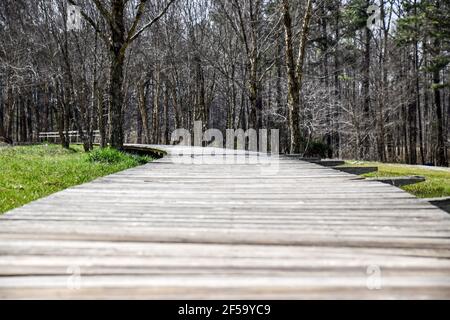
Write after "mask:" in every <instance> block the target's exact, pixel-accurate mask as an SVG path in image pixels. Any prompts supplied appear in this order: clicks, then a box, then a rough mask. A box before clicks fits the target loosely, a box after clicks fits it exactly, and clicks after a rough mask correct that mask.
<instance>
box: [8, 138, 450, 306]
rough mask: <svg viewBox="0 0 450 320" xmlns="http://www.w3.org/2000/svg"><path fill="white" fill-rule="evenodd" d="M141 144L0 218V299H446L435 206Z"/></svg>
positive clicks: (443, 220)
mask: <svg viewBox="0 0 450 320" xmlns="http://www.w3.org/2000/svg"><path fill="white" fill-rule="evenodd" d="M141 147H142V146H140V148H141ZM151 147H152V148H161V149H163V150H164V151H166V152H167V153H168V154H167V156H166V157H164V158H163V159H160V160H157V161H155V162H153V163H150V164H147V165H144V166H141V167H138V168H134V169H130V170H127V171H124V172H120V173H117V174H114V175H111V176H108V177H104V178H100V179H97V180H95V181H93V182H91V183H88V184H84V185H81V186H77V187H74V188H70V189H68V190H65V191H62V192H59V193H56V194H54V195H51V196H49V197H47V198H45V199H41V200H38V201H36V202H33V203H30V204H29V205H26V206H24V207H22V208H19V209H16V210H14V211H11V212H9V213H7V214H5V215H4V216H3V217H1V218H0V298H53V299H57V298H87V299H96V298H103V299H109V298H133V299H141V298H162V299H165V298H183V299H189V298H192V299H210V298H225V299H229V298H232V299H238V298H261V299H282V298H292V299H297V298H298V299H302V298H314V299H316V298H317V299H329V298H331V299H333V298H336V299H348V298H356V299H372V298H377V299H378V298H380V299H383V298H419V299H428V298H450V217H449V216H448V214H447V213H445V212H444V211H442V210H440V209H438V208H437V207H435V206H433V205H431V204H429V203H426V202H423V201H420V200H418V199H416V198H415V197H413V196H412V195H410V194H407V193H405V192H403V191H402V190H400V189H398V188H395V187H393V186H390V185H387V184H383V183H380V182H376V181H368V180H362V179H360V178H358V177H357V176H355V175H352V174H349V173H345V172H341V171H337V170H333V169H331V168H327V167H324V166H320V165H318V164H314V163H310V162H304V161H300V160H297V159H295V158H292V157H279V158H277V157H271V156H268V155H263V154H258V153H255V152H245V151H234V150H224V149H213V148H187V147H169V146H151ZM374 270H375V271H377V272H378V271H379V273H377V272H376V273H375V274H374V273H373V271H374ZM78 272H79V273H80V274H79V277H78ZM378 275H379V276H380V277H379V278H376V279H379V280H380V286H381V287H380V289H377V290H370V289H369V287H371V286H370V283H371V281H372V280H373V279H374V277H375V276H378ZM74 279H75V280H76V281H78V282H77V283H78V285H79V286H76V288H73V287H72V286H71V285H72V284H73V281H74ZM368 285H369V286H368Z"/></svg>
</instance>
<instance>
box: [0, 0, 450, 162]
mask: <svg viewBox="0 0 450 320" xmlns="http://www.w3.org/2000/svg"><path fill="white" fill-rule="evenodd" d="M70 3H72V4H76V5H78V6H79V7H80V8H81V9H82V12H83V15H84V18H83V27H82V29H81V30H79V31H76V30H68V29H67V24H66V21H67V5H68V4H70ZM373 4H375V5H377V6H378V7H379V14H380V19H379V24H378V25H377V26H375V27H372V28H371V29H369V28H367V21H368V19H369V14H368V13H367V9H368V7H369V6H370V5H373ZM449 63H450V2H449V1H448V0H380V1H378V0H377V1H372V0H316V1H311V0H296V1H289V0H194V1H189V0H175V1H173V0H164V1H155V0H153V1H150V0H92V1H89V0H73V1H72V0H71V1H65V0H2V1H1V2H0V139H1V140H2V141H4V142H8V143H19V144H20V143H35V142H39V132H49V131H55V132H59V136H60V142H61V144H63V145H64V146H66V147H68V146H69V139H68V132H69V131H71V130H76V131H77V132H79V134H80V136H81V139H82V141H83V144H84V147H85V149H86V150H90V149H91V148H92V144H93V142H94V141H93V131H94V130H99V131H100V135H101V139H100V141H99V142H100V143H101V145H102V146H106V145H107V144H108V143H109V144H111V145H112V146H113V147H116V148H120V147H121V146H122V145H123V143H126V142H131V143H153V144H158V143H161V144H168V143H170V134H171V132H172V131H173V130H174V129H176V128H186V129H192V128H193V124H194V121H198V120H201V121H203V124H204V129H205V130H206V129H207V128H218V129H220V130H223V131H225V129H227V128H233V129H238V128H243V129H248V128H254V129H261V128H268V129H280V136H281V151H282V152H285V153H302V154H305V155H321V156H327V157H336V158H351V159H364V160H380V161H388V162H405V163H410V164H416V163H424V164H435V165H440V166H448V164H449V148H450V143H449V129H450V126H449V118H450V91H449V85H450V74H449V70H450V68H449Z"/></svg>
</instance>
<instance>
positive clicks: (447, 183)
mask: <svg viewBox="0 0 450 320" xmlns="http://www.w3.org/2000/svg"><path fill="white" fill-rule="evenodd" d="M346 165H350V166H361V167H364V166H366V167H367V166H369V167H372V166H376V167H378V172H374V173H370V174H366V175H363V176H364V177H367V178H376V177H399V176H424V177H425V178H426V181H425V182H421V183H417V184H413V185H409V186H405V187H403V188H402V189H403V190H405V191H407V192H409V193H411V194H413V195H415V196H416V197H418V198H440V197H449V196H450V171H438V170H433V169H425V168H421V167H414V166H407V165H401V164H385V163H379V162H360V161H358V162H355V161H347V164H346Z"/></svg>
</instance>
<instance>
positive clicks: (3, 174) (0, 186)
mask: <svg viewBox="0 0 450 320" xmlns="http://www.w3.org/2000/svg"><path fill="white" fill-rule="evenodd" d="M151 160H152V159H151V158H149V157H140V156H135V155H130V154H125V153H121V152H118V151H116V150H112V149H96V150H94V151H92V152H91V153H89V154H87V153H85V152H83V151H82V148H81V147H80V146H73V147H72V148H71V149H70V150H66V149H63V148H62V147H60V146H57V145H37V146H26V147H14V148H3V149H0V214H1V213H4V212H6V211H8V210H11V209H13V208H17V207H20V206H22V205H24V204H26V203H29V202H31V201H34V200H36V199H39V198H42V197H45V196H48V195H50V194H52V193H55V192H57V191H60V190H63V189H66V188H68V187H71V186H75V185H79V184H82V183H85V182H89V181H92V180H94V179H96V178H98V177H102V176H105V175H108V174H112V173H115V172H119V171H122V170H125V169H129V168H132V167H135V166H138V165H140V164H144V163H147V162H149V161H151Z"/></svg>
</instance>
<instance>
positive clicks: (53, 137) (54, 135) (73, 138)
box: [39, 130, 100, 143]
mask: <svg viewBox="0 0 450 320" xmlns="http://www.w3.org/2000/svg"><path fill="white" fill-rule="evenodd" d="M67 134H68V136H69V141H70V143H78V142H82V141H81V138H80V133H79V132H78V131H68V132H67ZM92 134H93V137H94V142H95V141H97V140H98V139H99V138H100V131H99V130H94V131H93V132H92ZM64 135H66V132H65V133H64ZM59 139H60V136H59V132H39V141H40V142H44V141H49V142H55V143H56V142H58V141H59Z"/></svg>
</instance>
